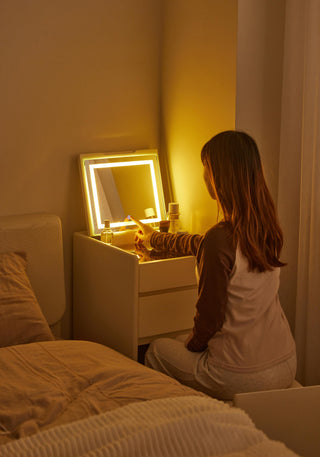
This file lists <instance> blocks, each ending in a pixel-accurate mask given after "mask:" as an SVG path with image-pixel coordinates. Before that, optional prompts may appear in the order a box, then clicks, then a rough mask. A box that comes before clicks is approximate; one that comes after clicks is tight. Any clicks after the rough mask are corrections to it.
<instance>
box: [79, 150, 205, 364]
mask: <svg viewBox="0 0 320 457" xmlns="http://www.w3.org/2000/svg"><path fill="white" fill-rule="evenodd" d="M106 157H107V159H106ZM106 160H107V162H106ZM139 161H142V162H141V165H140V162H139ZM80 162H81V172H82V178H83V179H82V181H83V188H84V195H85V199H86V209H87V216H88V217H87V219H88V232H77V233H75V234H74V246H73V256H74V266H73V277H74V291H73V332H74V338H75V339H85V340H90V341H95V342H99V343H102V344H105V345H107V346H109V347H112V348H114V349H116V350H118V351H119V352H121V353H123V354H125V355H127V356H129V357H131V358H133V359H137V354H138V346H139V345H143V344H146V343H149V342H150V341H152V339H154V338H157V337H159V336H175V335H178V334H181V333H187V332H188V331H189V330H190V329H191V328H192V326H193V316H194V311H195V303H196V298H197V284H196V276H195V258H194V257H191V256H188V257H177V258H168V259H161V260H153V261H148V262H140V261H139V259H138V257H137V256H136V255H135V253H134V252H133V237H132V236H130V232H128V230H130V229H134V227H133V225H134V224H133V222H129V221H127V220H126V217H125V215H126V214H133V215H134V216H135V217H137V218H138V219H140V220H142V221H143V222H150V223H153V224H157V223H158V222H159V221H160V220H161V219H164V218H165V205H164V200H163V191H162V185H161V178H160V170H159V165H158V161H157V153H156V151H135V152H132V153H126V154H123V153H122V154H114V155H110V154H108V155H105V154H101V155H95V156H93V155H86V156H81V157H80ZM105 163H107V170H106V169H105V165H101V164H105ZM114 163H116V169H115V168H113V166H114V165H113V164H114ZM120 163H121V166H120V165H119V164H120ZM128 163H130V165H128ZM131 163H132V164H131ZM122 164H123V165H122ZM90 167H91V169H90ZM99 167H101V168H103V171H104V175H100V178H101V181H102V179H103V180H107V181H108V183H109V184H108V185H109V187H108V189H107V186H106V184H105V183H104V189H107V190H104V191H103V193H101V192H100V193H99V186H100V184H99V183H98V180H97V179H96V178H98V175H97V171H99V170H100V168H99ZM139 167H140V168H139ZM92 170H93V171H92ZM137 170H139V173H145V175H141V176H137V174H136V173H137ZM106 171H107V173H105V172H106ZM120 171H121V173H120ZM129 171H130V173H131V174H132V176H133V175H134V176H133V177H132V180H133V182H130V178H129V180H128V172H129ZM110 172H111V173H112V176H111V174H110ZM117 173H119V175H117ZM122 173H126V176H125V177H124V175H122ZM107 175H108V176H107ZM149 175H150V180H149ZM110 179H111V180H113V188H110ZM124 179H125V184H126V185H125V186H124V191H120V190H119V189H120V187H121V185H122V184H123V182H121V181H123V180H124ZM149 181H150V182H149ZM139 182H140V183H144V184H147V186H148V188H149V187H150V186H151V187H152V188H153V192H151V193H150V192H149V191H147V190H146V188H145V189H142V192H141V193H140V196H139V199H138V200H139V202H140V203H139V205H141V202H142V206H141V208H143V209H145V208H147V207H153V208H155V217H154V218H153V219H148V220H146V219H144V217H145V216H144V214H145V213H144V212H143V211H144V210H143V211H142V209H141V208H140V207H139V206H136V203H135V200H132V199H133V198H134V197H133V195H134V196H136V191H135V189H136V188H137V183H139ZM100 188H101V186H100ZM115 190H118V192H116V191H115ZM127 190H129V193H127ZM102 194H103V198H102V196H101V195H102ZM115 194H116V197H117V204H114V207H116V211H117V212H118V215H117V217H113V214H114V212H115V211H113V209H112V202H110V198H111V197H110V196H112V195H113V196H114V195H115ZM147 194H148V195H149V194H150V195H149V200H146V201H145V200H144V198H145V197H146V196H147ZM112 198H113V197H112ZM130 199H131V201H130ZM128 200H129V201H128ZM120 201H121V206H122V208H121V210H119V202H120ZM103 208H104V209H103ZM106 208H107V209H106ZM97 213H98V214H97ZM104 219H110V220H111V221H112V222H111V227H113V229H114V230H117V229H119V228H120V227H121V229H125V230H124V231H123V233H124V238H125V241H124V242H121V241H120V242H119V241H116V243H115V244H117V246H115V245H107V244H105V243H103V242H101V241H100V239H99V232H100V231H101V230H102V228H103V220H104ZM118 219H119V220H118ZM116 233H117V234H119V239H121V231H119V232H116ZM128 233H129V238H128V236H126V235H125V234H128ZM131 233H132V235H133V233H134V232H131ZM128 240H129V241H128Z"/></svg>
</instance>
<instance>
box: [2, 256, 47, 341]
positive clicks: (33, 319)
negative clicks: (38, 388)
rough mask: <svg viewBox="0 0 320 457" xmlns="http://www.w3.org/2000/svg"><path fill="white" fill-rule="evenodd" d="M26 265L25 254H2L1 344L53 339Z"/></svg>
mask: <svg viewBox="0 0 320 457" xmlns="http://www.w3.org/2000/svg"><path fill="white" fill-rule="evenodd" d="M26 267H27V260H26V255H25V254H24V253H19V252H5V253H0V347H4V346H12V345H14V344H24V343H32V342H35V341H48V340H53V339H54V337H53V335H52V333H51V330H50V327H49V325H48V323H47V321H46V319H45V317H44V315H43V314H42V311H41V309H40V306H39V303H38V301H37V299H36V296H35V294H34V292H33V289H32V286H31V284H30V281H29V278H28V276H27V273H26Z"/></svg>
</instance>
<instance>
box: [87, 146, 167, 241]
mask: <svg viewBox="0 0 320 457" xmlns="http://www.w3.org/2000/svg"><path fill="white" fill-rule="evenodd" d="M80 170H81V178H82V187H83V193H84V197H85V207H86V212H87V223H88V229H89V234H90V235H91V236H95V235H99V234H100V232H101V230H102V228H103V227H104V220H105V219H110V221H111V224H110V225H111V227H112V228H114V229H116V230H117V229H121V228H122V227H124V228H130V226H132V225H134V223H133V222H132V221H130V220H128V216H129V215H132V216H134V217H135V218H137V219H140V220H141V221H142V222H146V223H157V222H159V221H160V220H161V219H164V217H165V204H164V197H163V189H162V183H161V174H160V167H159V160H158V154H157V151H155V150H142V151H133V152H125V153H124V152H122V153H99V154H81V155H80Z"/></svg>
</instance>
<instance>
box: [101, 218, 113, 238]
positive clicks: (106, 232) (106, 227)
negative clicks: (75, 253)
mask: <svg viewBox="0 0 320 457" xmlns="http://www.w3.org/2000/svg"><path fill="white" fill-rule="evenodd" d="M100 240H101V241H103V242H104V243H107V244H112V241H113V231H112V230H111V227H110V220H109V219H105V221H104V228H103V229H102V232H101V236H100Z"/></svg>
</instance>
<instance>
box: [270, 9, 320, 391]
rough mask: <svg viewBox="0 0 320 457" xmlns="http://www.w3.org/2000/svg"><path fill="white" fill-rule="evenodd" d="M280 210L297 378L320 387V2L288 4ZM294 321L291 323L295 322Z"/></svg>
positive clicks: (285, 297)
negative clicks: (295, 345) (295, 351)
mask: <svg viewBox="0 0 320 457" xmlns="http://www.w3.org/2000/svg"><path fill="white" fill-rule="evenodd" d="M282 93H283V96H282V118H281V147H280V161H279V198H278V209H279V216H280V221H281V223H282V226H283V229H284V234H285V243H286V247H285V250H284V256H285V257H286V260H287V261H288V267H286V268H285V269H283V272H284V274H283V276H282V282H285V285H284V286H283V289H282V295H283V299H282V300H283V302H284V303H285V307H287V308H288V309H289V308H290V309H291V311H292V313H293V317H292V319H291V322H290V323H291V324H292V327H293V330H294V333H295V340H296V344H297V354H298V375H297V378H298V379H299V380H300V382H302V384H304V385H314V384H320V0H303V1H301V0H287V2H286V23H285V40H284V68H283V92H282ZM289 320H290V319H289Z"/></svg>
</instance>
